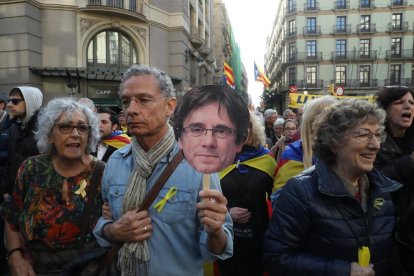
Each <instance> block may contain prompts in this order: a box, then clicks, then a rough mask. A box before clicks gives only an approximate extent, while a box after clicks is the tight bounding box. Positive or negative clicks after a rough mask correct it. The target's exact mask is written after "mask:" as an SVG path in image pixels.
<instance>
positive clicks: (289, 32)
mask: <svg viewBox="0 0 414 276" xmlns="http://www.w3.org/2000/svg"><path fill="white" fill-rule="evenodd" d="M297 35H298V34H297V31H296V27H295V28H292V29H290V30H286V37H292V36H297Z"/></svg>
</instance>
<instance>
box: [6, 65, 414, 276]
mask: <svg viewBox="0 0 414 276" xmlns="http://www.w3.org/2000/svg"><path fill="white" fill-rule="evenodd" d="M120 102H121V105H122V106H121V109H122V110H119V109H111V108H107V107H98V108H96V107H95V106H94V103H93V101H91V100H90V99H88V98H80V99H77V98H67V97H61V98H55V99H52V100H50V101H49V102H47V103H46V102H43V93H42V91H41V90H40V89H38V88H35V87H28V86H20V87H15V88H13V89H11V90H10V91H9V92H8V93H7V94H6V93H0V190H1V198H0V216H1V219H0V236H1V237H2V239H1V242H0V268H1V269H0V275H61V274H62V275H63V274H64V275H67V271H66V270H67V267H68V264H69V263H72V262H73V260H75V259H77V258H78V257H79V256H82V254H83V253H85V252H88V251H89V250H93V249H96V248H111V247H112V248H113V249H112V250H111V251H110V252H115V254H114V257H113V256H112V257H113V258H110V259H105V262H106V263H99V265H100V266H101V267H106V265H108V264H109V263H111V264H113V270H112V272H111V275H144V276H145V275H154V276H161V275H177V276H178V275H180V276H182V275H189V276H190V275H191V276H193V275H199V276H201V275H203V274H204V273H205V272H204V268H205V264H206V262H214V263H215V266H216V270H217V271H216V275H220V276H227V275H228V276H233V275H237V276H238V275H241V276H244V275H246V276H256V275H257V276H262V275H294V276H296V275H318V276H320V275H322V276H323V275H327V276H328V275H351V276H357V275H363V276H365V275H367V276H371V275H401V276H406V275H407V276H408V275H413V274H414V264H413V262H412V261H411V259H412V257H414V175H413V174H412V171H413V170H414V129H413V128H414V127H413V118H414V92H413V90H411V89H409V88H408V87H403V86H392V87H384V88H383V89H382V90H381V91H379V92H378V93H377V95H376V97H375V102H369V101H365V100H361V99H346V100H344V99H341V100H338V99H337V98H335V97H333V96H323V97H320V98H316V99H313V100H312V101H309V102H308V103H306V105H305V106H302V107H300V108H296V109H285V110H284V111H283V112H282V113H280V114H282V116H279V113H278V111H277V110H276V109H268V110H266V111H264V112H263V114H262V113H260V112H258V111H257V110H252V108H251V106H250V105H249V100H248V99H244V98H243V97H242V96H241V95H239V94H238V93H237V92H235V91H234V90H233V89H232V88H230V87H228V86H222V85H202V86H198V87H195V88H193V89H191V90H190V91H188V92H187V93H185V94H184V96H183V97H182V98H181V99H179V101H177V98H176V95H175V90H174V86H173V84H172V81H171V79H170V77H169V76H168V75H167V74H165V73H164V72H163V71H161V70H159V69H157V68H153V67H149V66H145V65H135V66H133V67H131V68H130V69H128V70H127V71H126V72H125V73H124V74H123V78H122V81H121V84H120ZM249 109H250V110H249ZM411 185H413V186H411ZM143 206H145V207H143ZM101 261H102V260H101ZM85 269H87V268H85ZM65 273H66V274H65ZM83 273H84V274H82V275H94V274H88V273H92V272H88V271H87V270H85V271H83ZM94 273H96V272H94Z"/></svg>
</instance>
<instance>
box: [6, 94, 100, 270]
mask: <svg viewBox="0 0 414 276" xmlns="http://www.w3.org/2000/svg"><path fill="white" fill-rule="evenodd" d="M38 125H39V128H38V130H37V132H35V139H36V141H37V146H38V148H39V151H40V152H41V153H42V154H41V155H37V156H34V157H30V158H28V159H26V160H25V161H24V162H23V163H22V164H21V166H20V169H19V171H18V175H17V178H16V182H15V186H14V191H13V194H12V196H11V198H10V200H9V201H6V202H5V203H4V204H3V205H2V206H1V210H0V213H1V215H2V217H3V218H4V219H5V221H6V227H5V232H6V237H5V240H6V246H7V249H8V252H9V253H8V262H9V266H10V268H11V273H12V275H35V273H36V275H58V274H59V273H60V272H61V270H62V267H63V265H64V264H66V263H68V262H69V261H70V260H71V259H73V258H74V257H76V256H77V255H78V249H79V246H80V241H79V240H80V239H81V236H82V235H81V233H80V232H81V231H80V230H81V228H82V227H81V224H82V215H83V211H84V209H85V206H86V205H88V204H94V206H96V207H97V208H92V209H91V212H90V214H89V217H87V218H86V219H87V220H86V221H87V224H88V227H87V228H86V233H85V235H83V236H84V241H82V242H84V248H85V249H87V248H89V247H93V246H94V245H95V243H94V237H93V234H92V230H93V228H94V225H95V223H96V221H97V220H98V218H99V216H100V214H101V211H100V207H101V205H102V200H101V197H100V193H99V192H97V193H96V196H95V197H93V198H90V196H89V197H88V195H90V194H89V192H88V191H89V189H90V183H91V176H92V171H93V170H94V167H95V165H96V164H97V162H98V160H97V159H96V158H95V157H93V156H92V155H90V152H92V151H93V150H94V149H95V148H96V144H97V142H98V141H99V128H98V125H99V124H98V119H97V116H96V115H95V114H94V113H93V112H92V111H91V110H90V109H89V108H88V107H86V106H84V105H81V104H79V103H76V102H75V101H74V100H72V99H68V98H58V99H54V100H52V101H50V102H49V103H48V105H47V107H46V108H45V109H43V110H42V111H41V113H40V115H39V117H38ZM99 162H100V161H99ZM99 183H100V182H99ZM99 186H100V185H99ZM98 190H99V187H98ZM24 249H26V250H24ZM28 256H30V258H31V259H30V258H29V257H28Z"/></svg>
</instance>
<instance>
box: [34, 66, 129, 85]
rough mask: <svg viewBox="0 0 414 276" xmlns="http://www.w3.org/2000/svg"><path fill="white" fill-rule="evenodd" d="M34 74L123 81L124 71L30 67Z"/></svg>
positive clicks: (113, 69)
mask: <svg viewBox="0 0 414 276" xmlns="http://www.w3.org/2000/svg"><path fill="white" fill-rule="evenodd" d="M30 70H31V71H32V72H33V73H34V74H38V75H41V76H43V77H61V78H66V79H68V80H69V79H71V78H74V79H87V80H104V81H119V82H120V81H121V78H122V75H123V73H124V70H121V69H115V68H88V69H86V68H76V67H43V68H42V67H30Z"/></svg>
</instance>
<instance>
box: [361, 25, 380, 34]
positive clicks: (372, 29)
mask: <svg viewBox="0 0 414 276" xmlns="http://www.w3.org/2000/svg"><path fill="white" fill-rule="evenodd" d="M376 32H377V27H376V25H375V23H371V24H358V25H357V33H358V34H374V33H376Z"/></svg>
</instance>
